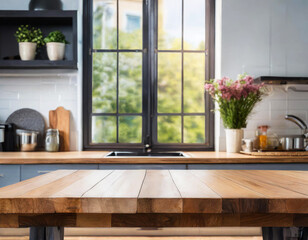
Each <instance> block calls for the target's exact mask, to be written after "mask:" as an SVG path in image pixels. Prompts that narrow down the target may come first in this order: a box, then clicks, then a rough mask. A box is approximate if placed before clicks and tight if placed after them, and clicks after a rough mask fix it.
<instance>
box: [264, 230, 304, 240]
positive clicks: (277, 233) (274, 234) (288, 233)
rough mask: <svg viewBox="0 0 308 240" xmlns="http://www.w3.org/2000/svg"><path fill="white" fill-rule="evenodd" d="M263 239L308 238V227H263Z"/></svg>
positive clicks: (287, 239) (300, 239)
mask: <svg viewBox="0 0 308 240" xmlns="http://www.w3.org/2000/svg"><path fill="white" fill-rule="evenodd" d="M262 235H263V240H308V228H303V227H301V228H298V227H284V228H283V227H263V228H262Z"/></svg>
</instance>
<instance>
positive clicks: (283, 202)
mask: <svg viewBox="0 0 308 240" xmlns="http://www.w3.org/2000/svg"><path fill="white" fill-rule="evenodd" d="M307 187H308V178H307V173H306V172H304V171H265V170H78V171H76V170H59V171H55V172H51V173H48V174H45V175H42V176H38V177H36V178H31V179H28V180H25V181H22V182H19V183H16V184H14V185H10V186H7V187H4V188H1V189H0V206H1V207H0V227H25V226H32V227H33V226H42V225H43V226H57V225H58V226H65V227H66V226H69V227H209V226H211V227H214V226H270V227H276V226H279V227H281V226H287V227H288V226H301V227H302V226H307V225H308V222H307V218H308V193H307Z"/></svg>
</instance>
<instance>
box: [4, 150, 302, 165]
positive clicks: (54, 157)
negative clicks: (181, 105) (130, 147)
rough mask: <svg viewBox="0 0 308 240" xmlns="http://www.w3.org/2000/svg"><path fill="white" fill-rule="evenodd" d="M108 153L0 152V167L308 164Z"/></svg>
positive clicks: (216, 155)
mask: <svg viewBox="0 0 308 240" xmlns="http://www.w3.org/2000/svg"><path fill="white" fill-rule="evenodd" d="M107 153H109V152H107V151H100V152H99V151H96V152H94V151H91V152H90V151H84V152H57V153H48V152H0V164H87V163H92V164H205V163H212V164H213V163H308V155H306V156H249V155H244V154H240V153H225V152H185V154H186V155H188V157H186V158H185V157H172V158H170V157H108V158H106V157H105V156H106V155H107Z"/></svg>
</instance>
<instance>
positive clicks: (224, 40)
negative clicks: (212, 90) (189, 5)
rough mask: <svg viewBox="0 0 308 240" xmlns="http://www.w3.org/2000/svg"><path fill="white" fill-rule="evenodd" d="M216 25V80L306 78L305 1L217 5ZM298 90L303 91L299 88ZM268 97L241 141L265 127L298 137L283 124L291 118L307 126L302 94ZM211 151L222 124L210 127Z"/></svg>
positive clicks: (279, 90)
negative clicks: (245, 76) (213, 129)
mask: <svg viewBox="0 0 308 240" xmlns="http://www.w3.org/2000/svg"><path fill="white" fill-rule="evenodd" d="M217 1H218V2H221V7H220V8H219V6H220V4H218V5H217V6H218V10H217V12H218V13H219V12H221V16H222V20H221V25H220V26H219V25H218V26H217V31H218V33H219V34H218V36H220V35H221V39H218V40H217V41H219V42H217V44H218V46H219V45H220V46H219V47H218V48H221V53H220V52H218V56H217V57H218V62H217V68H218V70H217V69H216V70H217V71H216V76H217V77H220V76H229V77H231V78H234V79H235V78H236V77H237V74H239V73H244V72H246V73H248V74H250V75H253V76H255V77H257V76H260V75H273V76H308V61H307V56H308V27H307V26H308V14H307V13H308V1H307V0H294V1H289V0H217ZM300 88H301V89H303V88H306V89H308V86H300ZM270 90H271V92H270V94H269V96H268V97H266V98H265V99H264V100H263V102H261V103H260V104H259V105H258V106H257V108H256V109H255V110H254V113H253V114H252V115H251V117H250V119H249V121H248V126H247V128H246V129H245V137H252V136H253V135H254V132H255V129H256V127H257V126H258V125H261V124H268V125H269V126H270V127H271V131H272V132H276V133H278V134H281V135H283V134H292V133H296V134H297V133H299V130H298V127H297V126H296V125H295V124H293V123H290V122H288V121H286V120H284V116H285V114H294V115H297V116H299V117H301V118H302V119H303V120H304V121H306V122H307V120H308V118H307V115H308V93H307V92H306V93H294V92H293V91H291V90H289V91H285V89H284V87H273V88H270ZM216 137H217V138H218V139H219V144H217V147H218V149H219V150H224V149H225V135H224V130H223V127H222V125H221V124H220V128H218V129H217V128H216Z"/></svg>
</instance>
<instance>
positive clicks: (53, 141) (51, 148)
mask: <svg viewBox="0 0 308 240" xmlns="http://www.w3.org/2000/svg"><path fill="white" fill-rule="evenodd" d="M59 146H60V137H59V130H58V129H48V130H47V131H46V138H45V150H46V151H47V152H58V151H59Z"/></svg>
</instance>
